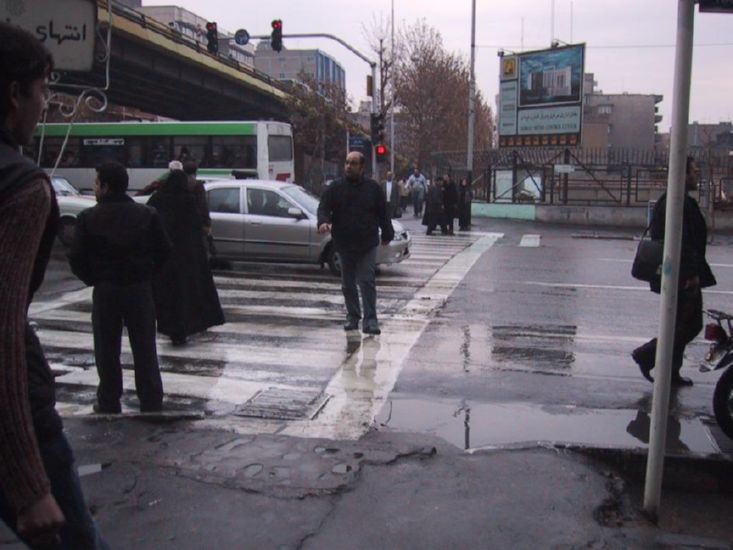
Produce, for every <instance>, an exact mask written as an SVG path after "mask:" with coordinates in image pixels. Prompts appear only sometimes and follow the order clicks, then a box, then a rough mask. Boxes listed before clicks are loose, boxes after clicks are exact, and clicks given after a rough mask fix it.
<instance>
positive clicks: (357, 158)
mask: <svg viewBox="0 0 733 550" xmlns="http://www.w3.org/2000/svg"><path fill="white" fill-rule="evenodd" d="M380 229H381V234H380ZM329 231H330V232H331V234H332V237H333V246H335V247H336V251H337V252H338V254H339V256H340V258H341V290H342V292H343V295H344V302H345V304H346V323H345V324H344V330H356V329H358V328H359V321H360V320H361V319H362V308H363V313H364V320H363V325H362V330H363V332H364V333H366V334H380V332H381V330H380V328H379V321H378V319H377V287H376V273H375V270H376V268H375V260H376V254H377V246H379V245H380V242H381V244H382V245H387V244H389V242H390V241H391V240H392V238H393V237H394V229H393V228H392V222H391V221H390V219H389V216H388V215H387V203H386V201H385V198H384V193H383V191H382V189H381V188H380V186H379V184H378V183H377V182H375V181H373V180H371V179H367V178H366V177H364V155H362V154H361V153H359V152H356V151H352V152H351V153H349V154H348V155H347V156H346V167H345V176H344V177H343V178H342V179H337V180H335V181H334V182H333V183H332V184H331V185H330V186H329V187H328V188H327V189H326V190H325V191H324V192H323V194H322V195H321V202H320V203H319V205H318V232H319V233H328V232H329ZM357 286H358V290H357ZM359 292H361V303H362V308H360V307H359Z"/></svg>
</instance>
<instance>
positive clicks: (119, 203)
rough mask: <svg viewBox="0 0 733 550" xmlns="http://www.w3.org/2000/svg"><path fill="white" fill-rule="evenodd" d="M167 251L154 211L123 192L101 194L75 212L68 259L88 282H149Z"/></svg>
mask: <svg viewBox="0 0 733 550" xmlns="http://www.w3.org/2000/svg"><path fill="white" fill-rule="evenodd" d="M170 250H171V244H170V241H169V239H168V236H167V235H166V233H165V229H164V228H163V224H162V223H161V220H160V216H159V215H158V212H157V211H156V210H155V209H154V208H151V207H150V206H146V205H144V204H138V203H136V202H135V201H133V200H132V198H130V197H128V196H127V195H125V194H124V193H122V194H113V195H106V196H104V197H102V198H101V199H100V201H99V203H98V204H97V205H96V206H93V207H92V208H88V209H86V210H84V211H83V212H82V213H81V214H79V216H78V217H77V219H76V233H75V235H74V242H73V243H72V246H71V251H70V252H69V254H68V257H69V263H70V264H71V270H72V271H73V272H74V275H76V276H77V277H79V279H81V280H82V281H84V282H85V283H86V284H87V285H90V286H93V285H95V284H97V283H100V282H112V283H117V284H121V285H128V284H134V283H140V282H143V281H149V280H151V279H152V277H153V273H154V272H155V270H157V269H158V268H160V266H162V265H163V263H164V262H165V260H166V259H167V257H168V254H169V253H170Z"/></svg>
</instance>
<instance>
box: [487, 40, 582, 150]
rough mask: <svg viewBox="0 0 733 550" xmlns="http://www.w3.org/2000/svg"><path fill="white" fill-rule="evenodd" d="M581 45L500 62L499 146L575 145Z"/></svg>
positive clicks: (579, 124)
mask: <svg viewBox="0 0 733 550" xmlns="http://www.w3.org/2000/svg"><path fill="white" fill-rule="evenodd" d="M584 60H585V44H575V45H569V46H564V47H561V48H551V49H549V50H539V51H533V52H526V53H521V54H516V55H512V56H508V57H507V56H505V57H502V58H501V63H500V75H499V80H500V83H499V147H552V146H556V147H557V146H577V145H580V137H581V127H582V118H583V72H584Z"/></svg>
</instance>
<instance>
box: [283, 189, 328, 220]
mask: <svg viewBox="0 0 733 550" xmlns="http://www.w3.org/2000/svg"><path fill="white" fill-rule="evenodd" d="M282 192H283V193H285V194H286V195H287V196H288V197H290V198H291V199H293V200H294V201H295V202H297V203H298V204H299V205H301V206H302V207H303V208H305V209H306V211H307V212H308V213H309V214H311V215H313V216H315V215H317V213H318V203H319V200H318V197H316V196H315V195H314V194H313V193H311V192H309V191H306V190H305V189H303V188H302V187H300V186H299V185H293V186H292V187H285V188H283V189H282Z"/></svg>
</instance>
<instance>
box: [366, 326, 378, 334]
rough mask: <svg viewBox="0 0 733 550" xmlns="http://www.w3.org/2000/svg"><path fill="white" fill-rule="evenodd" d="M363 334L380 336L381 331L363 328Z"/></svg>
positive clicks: (375, 328) (376, 328)
mask: <svg viewBox="0 0 733 550" xmlns="http://www.w3.org/2000/svg"><path fill="white" fill-rule="evenodd" d="M363 332H364V334H382V331H381V330H379V327H374V326H372V327H364V330H363Z"/></svg>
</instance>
